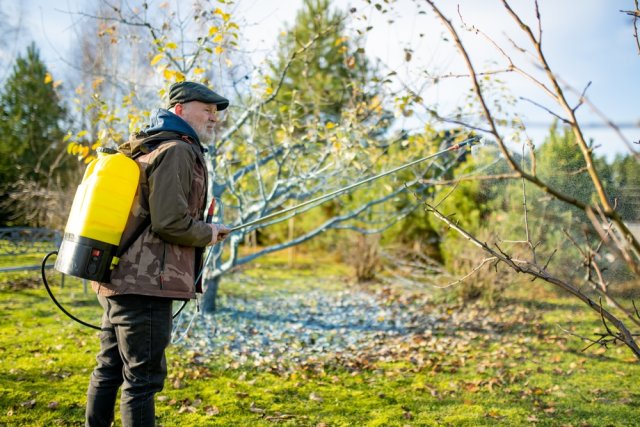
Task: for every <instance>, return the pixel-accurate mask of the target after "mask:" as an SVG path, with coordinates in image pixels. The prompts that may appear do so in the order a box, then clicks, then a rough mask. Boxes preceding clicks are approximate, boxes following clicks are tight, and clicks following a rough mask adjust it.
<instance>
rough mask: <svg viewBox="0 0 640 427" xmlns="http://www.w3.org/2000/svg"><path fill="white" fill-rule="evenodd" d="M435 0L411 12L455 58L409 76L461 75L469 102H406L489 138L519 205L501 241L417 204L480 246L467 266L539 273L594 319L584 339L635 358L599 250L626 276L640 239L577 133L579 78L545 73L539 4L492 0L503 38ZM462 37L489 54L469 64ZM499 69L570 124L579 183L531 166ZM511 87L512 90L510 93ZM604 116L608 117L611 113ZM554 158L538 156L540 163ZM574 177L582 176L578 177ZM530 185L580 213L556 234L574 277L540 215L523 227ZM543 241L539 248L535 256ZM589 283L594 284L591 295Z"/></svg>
mask: <svg viewBox="0 0 640 427" xmlns="http://www.w3.org/2000/svg"><path fill="white" fill-rule="evenodd" d="M445 3H446V2H442V1H435V0H426V1H425V2H423V3H418V4H417V10H416V12H418V13H417V16H421V15H422V16H424V17H426V19H429V17H433V18H435V19H436V20H437V21H439V22H440V24H441V28H442V29H443V31H444V33H445V35H444V36H443V40H444V41H445V43H447V44H448V46H450V48H452V50H451V55H452V56H453V54H456V55H457V56H458V58H459V59H460V61H459V62H455V66H452V67H451V68H449V69H447V68H446V67H445V68H444V69H441V70H437V71H434V70H420V69H418V70H416V71H417V72H418V73H419V74H418V75H421V76H422V79H421V80H420V79H419V80H417V81H416V82H413V84H412V86H413V87H425V86H429V87H430V88H435V90H436V91H437V90H438V88H439V87H440V85H442V88H443V89H441V90H443V91H444V90H446V88H447V86H446V84H447V83H448V82H451V80H452V79H456V81H459V80H460V79H466V82H467V85H468V86H467V87H468V88H469V92H468V93H469V96H468V100H469V102H468V103H465V104H464V105H458V106H456V107H455V108H453V109H451V110H450V111H446V110H445V108H442V107H439V106H435V107H439V108H434V106H429V105H420V104H424V103H422V102H414V105H415V106H416V108H423V109H424V111H425V112H427V113H428V114H431V115H432V116H435V117H437V118H438V119H439V120H441V121H442V122H443V123H445V124H447V123H448V124H450V123H455V124H456V125H458V126H464V127H466V128H467V129H473V130H476V131H478V132H481V133H482V134H484V135H485V136H486V138H487V139H491V140H493V141H494V142H495V143H496V144H497V147H498V148H499V150H500V155H501V158H502V159H503V161H504V162H505V164H506V165H507V166H508V167H509V169H510V170H511V173H512V174H513V175H515V177H516V179H517V180H518V181H519V182H520V184H521V196H520V200H522V205H521V212H522V214H521V215H519V218H520V219H521V221H522V225H523V226H522V228H521V230H522V234H521V236H520V238H518V239H516V240H512V241H510V242H509V244H508V245H507V244H505V242H504V241H503V239H501V238H500V236H496V235H495V234H492V233H489V232H487V233H481V232H472V231H470V230H469V229H468V228H467V227H466V226H464V225H461V224H460V223H458V221H457V220H456V219H455V217H452V216H450V215H449V213H444V212H442V210H441V209H440V208H439V206H437V205H436V204H435V203H433V202H432V201H430V200H425V204H426V207H427V210H428V211H429V212H430V213H431V214H432V215H434V216H435V217H436V218H438V219H439V220H440V221H442V222H443V223H444V224H445V226H446V227H449V228H450V229H452V230H455V231H456V232H457V233H459V234H460V235H461V236H462V237H463V238H464V239H465V240H467V241H469V242H471V243H472V244H473V245H475V246H476V247H477V248H479V249H481V250H482V251H483V253H484V254H485V255H484V258H481V256H480V255H479V256H478V260H477V265H476V266H475V267H474V268H473V269H471V270H472V272H475V271H479V270H480V269H481V268H488V267H489V266H490V265H494V266H495V265H497V264H500V265H503V266H506V267H508V268H510V269H512V270H513V271H515V272H517V273H519V274H520V275H528V276H530V277H532V278H538V279H542V280H544V281H546V282H548V283H550V284H552V285H554V286H556V287H558V288H560V289H562V290H564V291H566V292H568V293H569V294H570V295H572V296H574V297H576V298H577V299H579V300H581V301H582V302H584V303H585V305H586V306H587V307H589V308H590V309H592V310H594V312H595V313H596V315H597V316H598V317H599V318H600V319H602V323H603V330H602V332H599V333H598V334H596V335H595V337H594V338H590V337H583V338H584V339H585V340H587V341H588V342H589V343H590V345H601V346H609V345H613V344H617V343H622V344H624V345H626V346H627V347H628V348H629V350H630V351H631V352H632V353H633V354H634V355H635V356H636V357H637V358H639V359H640V347H639V346H638V343H637V338H636V337H637V334H638V332H637V331H638V330H639V329H640V314H639V312H638V309H637V308H636V307H637V305H633V304H631V303H628V302H625V301H621V300H619V299H618V298H616V297H615V295H614V294H612V292H611V287H612V286H614V285H615V284H614V283H612V282H611V281H610V280H609V279H608V278H607V277H606V276H605V275H604V274H603V271H604V270H605V269H606V268H607V264H606V263H607V258H609V257H607V256H605V255H606V253H605V252H606V251H610V252H611V254H612V255H613V257H612V259H614V260H615V259H618V260H622V261H623V262H624V263H625V264H626V266H627V268H628V269H629V271H631V272H632V274H633V275H634V277H636V278H638V277H640V242H639V241H638V239H637V238H636V237H635V236H634V235H633V234H632V233H631V231H630V229H629V227H628V225H627V224H626V223H625V222H624V221H623V218H622V216H621V214H620V212H619V211H618V210H617V209H616V205H615V197H612V195H611V194H609V193H608V192H607V188H606V186H605V180H604V179H603V176H601V171H600V170H598V166H597V165H598V161H597V158H595V156H594V153H593V149H592V148H593V147H592V146H591V145H590V143H589V142H588V141H587V140H586V138H585V136H584V129H583V125H582V122H581V120H580V119H579V118H578V113H577V111H578V109H579V108H593V109H594V110H595V107H594V106H593V104H592V103H591V102H590V101H589V98H588V96H587V92H588V86H587V87H586V88H585V89H583V90H576V89H573V88H571V87H570V86H569V85H568V84H567V83H566V82H562V81H561V80H560V78H559V77H558V75H557V74H556V73H555V72H554V69H553V68H552V67H551V65H550V63H549V62H548V59H547V56H546V55H545V49H544V44H543V42H542V41H543V34H544V33H543V30H542V28H543V22H544V21H543V17H544V10H543V9H541V8H540V7H539V5H538V2H537V1H536V2H534V3H533V5H529V6H521V7H530V8H531V10H530V11H529V12H531V13H530V15H531V16H533V17H534V18H533V20H532V21H531V22H530V21H528V20H526V19H525V18H523V16H524V15H523V14H522V13H521V12H517V11H516V10H515V9H514V8H513V7H512V5H511V2H509V1H507V0H502V1H500V2H498V3H499V4H501V5H502V8H501V9H502V11H501V12H496V13H503V14H504V15H505V16H506V17H508V18H510V19H511V20H512V21H513V23H514V24H515V26H514V27H513V28H515V30H511V31H512V33H510V34H507V37H506V40H505V42H501V41H500V40H497V39H495V38H493V37H491V36H490V35H489V34H487V32H486V31H485V29H483V28H479V27H476V26H473V23H472V22H470V21H468V18H469V17H468V16H465V13H464V9H463V8H460V9H459V10H458V12H457V13H455V12H454V13H453V14H449V13H448V12H445V10H446V8H447V7H448V6H447V5H446V4H445ZM423 6H424V7H425V8H426V10H425V9H423ZM463 34H464V35H465V37H463ZM466 36H470V37H471V38H472V39H473V38H474V37H475V38H476V39H477V40H474V41H478V42H480V41H486V42H487V46H488V47H489V48H491V49H495V55H494V59H493V61H491V62H490V63H489V64H487V65H483V66H481V65H478V64H479V60H478V58H477V55H479V54H481V52H482V51H481V50H480V49H476V48H474V49H473V50H472V49H471V48H470V47H469V43H470V42H469V39H468V38H467V37H466ZM529 61H534V66H533V67H531V66H530V63H529ZM458 65H461V67H462V68H463V69H464V71H461V70H460V68H459V67H458ZM505 75H516V76H519V77H522V81H524V82H525V83H526V82H528V83H529V84H530V86H529V87H528V89H530V90H533V91H540V92H541V93H542V94H544V95H545V96H546V97H547V98H546V99H548V100H549V101H551V102H553V103H554V108H550V107H548V106H544V107H541V108H543V109H544V111H546V112H547V113H550V114H553V117H554V118H556V119H557V120H559V121H560V122H561V123H562V124H563V126H566V127H567V128H568V129H570V133H571V135H572V137H571V140H570V141H568V142H569V143H570V150H569V151H570V153H568V154H570V156H569V159H571V162H572V164H571V165H570V169H572V170H573V172H574V173H576V174H584V176H585V177H588V183H589V186H588V187H586V186H584V187H583V186H579V188H578V189H579V190H580V191H578V192H574V191H573V190H574V188H573V187H564V185H563V183H562V182H558V181H557V180H555V179H554V177H553V175H551V174H549V175H546V176H545V174H544V173H542V171H541V170H540V169H539V161H541V160H542V159H541V156H542V155H543V154H544V146H543V148H541V149H536V148H535V146H534V144H533V143H532V141H531V140H530V139H529V138H528V137H527V133H526V123H525V122H523V121H522V120H521V119H520V116H521V114H520V113H519V109H520V108H521V107H520V106H521V104H513V107H514V108H511V109H510V110H511V113H509V111H506V110H504V105H505V101H506V102H509V100H508V99H506V98H505V96H504V94H501V93H499V92H496V90H495V87H496V86H495V84H496V83H498V84H499V83H500V82H499V80H500V79H501V77H502V76H505ZM449 87H450V86H449ZM414 93H415V91H414ZM409 94H411V92H409ZM517 95H520V94H519V93H516V96H517ZM510 96H513V95H510ZM518 99H524V100H531V96H530V95H520V97H519V98H518ZM534 104H535V105H538V106H541V104H540V103H535V102H534ZM595 111H596V112H597V113H600V112H599V111H597V110H595ZM606 121H607V123H612V121H611V120H608V119H607V120H606ZM514 142H515V143H520V147H522V144H523V142H524V143H526V144H527V145H526V146H525V149H524V151H525V152H526V157H528V160H527V161H525V160H524V159H525V157H524V156H518V154H516V153H514V151H513V149H512V147H513V143H514ZM624 142H625V143H627V146H628V147H629V148H630V149H631V151H632V155H633V156H634V159H636V161H637V158H638V157H637V156H638V153H637V152H635V147H633V146H632V144H629V143H628V141H626V140H625V141H624ZM518 152H520V150H518ZM552 152H553V151H552ZM544 155H547V154H544ZM557 160H558V159H547V158H545V161H548V162H549V164H550V165H551V164H553V162H554V161H557ZM478 179H479V177H478V176H467V177H464V180H478ZM584 183H585V184H586V180H585V181H584ZM532 188H535V189H536V191H537V192H539V193H543V194H544V197H545V198H547V199H548V200H551V201H553V202H554V203H559V204H563V205H564V206H565V207H571V208H572V209H576V210H577V211H579V212H581V214H582V215H583V216H584V217H585V218H587V220H586V221H584V222H583V221H575V222H573V223H572V224H571V227H570V228H568V229H566V230H564V233H565V239H564V240H565V241H566V242H570V243H571V244H573V245H574V247H575V249H576V250H575V252H574V253H575V254H577V255H576V256H575V257H574V258H573V259H572V260H571V264H572V265H573V266H574V269H576V270H577V269H583V272H584V274H583V275H582V277H580V278H577V279H576V278H575V277H573V276H567V275H564V274H563V269H564V268H566V263H567V262H568V260H566V259H563V260H562V261H561V263H562V264H564V265H562V266H561V267H562V268H558V264H557V262H556V260H555V253H556V252H558V251H557V250H554V248H549V247H546V248H543V246H545V245H544V237H545V235H546V234H547V233H548V232H549V231H550V228H549V224H545V223H543V222H540V223H539V227H536V228H532V225H533V224H534V222H535V215H533V214H534V212H530V211H529V208H530V206H531V205H530V203H531V201H530V198H529V196H530V195H531V189H532ZM584 227H588V228H589V229H590V232H589V233H588V236H589V237H587V238H585V239H583V240H581V241H579V240H578V239H576V237H575V236H576V235H577V234H582V233H583V228H584ZM487 231H491V230H487ZM541 242H542V243H541ZM556 249H557V248H556ZM543 250H544V251H545V252H546V254H549V255H548V256H546V254H545V255H542V253H543ZM592 292H595V293H596V296H595V297H594V296H593V294H592ZM599 298H602V299H603V300H604V301H606V302H607V304H605V303H604V301H603V302H600V299H599Z"/></svg>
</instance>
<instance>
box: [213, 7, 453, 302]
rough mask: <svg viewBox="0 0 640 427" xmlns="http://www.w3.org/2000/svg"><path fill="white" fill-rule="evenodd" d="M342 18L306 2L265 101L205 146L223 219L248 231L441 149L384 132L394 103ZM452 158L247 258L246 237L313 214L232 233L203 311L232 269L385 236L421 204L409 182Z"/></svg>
mask: <svg viewBox="0 0 640 427" xmlns="http://www.w3.org/2000/svg"><path fill="white" fill-rule="evenodd" d="M347 17H348V15H345V14H343V13H340V12H333V11H332V10H331V7H330V3H329V2H328V1H326V0H315V1H306V2H305V3H304V6H303V8H302V10H301V11H300V12H299V13H298V15H297V18H296V21H295V23H294V25H293V27H292V28H291V29H289V30H288V32H287V35H286V36H285V37H283V38H282V39H281V40H280V43H281V44H280V47H279V52H280V56H279V58H278V61H277V62H276V64H278V65H274V66H273V67H272V68H271V74H269V75H268V77H266V78H265V89H264V91H265V92H264V98H263V99H262V100H259V101H257V102H255V101H254V103H253V104H252V105H251V106H250V107H248V108H247V109H246V110H245V111H244V112H243V113H242V114H241V115H240V117H238V118H237V119H236V120H235V123H234V124H233V125H232V126H231V127H230V128H229V130H228V131H227V133H226V134H224V135H223V136H222V138H221V139H220V140H219V141H218V142H217V143H216V144H215V146H214V147H212V149H211V152H213V153H216V154H217V156H216V157H215V160H214V162H215V163H214V165H215V168H214V169H215V176H214V179H213V180H212V181H214V182H215V185H214V188H213V195H214V197H216V199H218V200H221V201H222V202H223V203H219V204H218V205H219V206H222V207H224V209H225V211H224V212H221V213H219V218H228V221H229V222H232V223H233V224H234V225H237V226H240V225H242V224H247V223H250V222H252V221H255V220H258V219H260V218H263V217H265V216H268V215H272V214H275V213H277V212H278V211H280V210H282V209H284V208H287V207H292V206H294V205H296V204H298V203H300V202H302V201H304V200H308V199H313V198H315V197H318V196H320V195H322V194H324V193H328V192H331V191H332V190H336V189H338V188H340V187H343V186H346V185H348V184H350V183H353V182H355V181H357V180H359V179H361V178H364V177H367V176H371V175H374V174H375V173H376V172H379V171H381V170H384V169H385V168H387V167H389V166H390V165H392V164H394V165H395V166H397V165H398V163H399V162H401V161H402V160H403V159H405V158H412V159H415V158H416V157H415V155H417V154H419V153H425V152H428V151H429V150H432V149H434V148H437V147H433V146H431V147H430V146H425V145H418V144H415V143H413V144H412V143H411V142H410V141H409V140H410V137H409V136H408V135H406V134H405V133H403V132H399V133H397V134H396V133H393V132H391V131H390V130H389V129H390V125H391V118H392V115H391V114H390V113H389V112H388V111H387V110H385V108H383V105H393V102H392V101H390V98H391V95H390V94H389V93H387V90H386V88H385V83H384V79H382V78H380V77H378V76H376V75H375V73H374V72H373V71H372V70H371V69H369V68H368V66H367V63H366V61H365V60H364V57H362V56H361V55H359V52H361V48H360V47H359V46H358V45H357V43H356V41H355V40H351V39H349V38H348V37H346V36H345V34H344V33H343V32H342V31H343V22H344V20H345V19H347ZM447 143H451V141H450V140H448V141H447ZM391 153H394V154H393V155H392V154H391ZM440 161H441V159H440V160H438V162H440ZM456 161H457V156H452V157H450V158H447V159H445V160H444V161H442V165H441V166H440V168H433V169H431V168H430V165H431V166H432V165H433V162H431V163H425V165H421V167H416V168H415V169H414V170H413V171H412V172H407V174H406V175H405V176H404V177H402V176H397V177H394V178H390V179H389V180H388V181H387V183H388V186H387V187H386V188H385V186H384V185H382V184H380V183H379V184H378V185H375V184H372V185H370V186H369V187H368V188H367V190H366V191H365V190H363V191H360V192H355V193H353V194H348V195H345V196H344V197H342V198H340V199H335V200H334V201H333V202H332V203H333V206H329V207H328V208H326V209H323V210H322V211H315V212H314V214H315V215H314V216H311V215H309V216H306V218H304V219H303V220H302V221H305V222H304V224H302V226H300V227H296V229H297V235H288V236H287V237H285V235H286V234H285V233H284V230H283V229H282V228H281V229H280V231H281V233H280V234H279V238H278V239H273V240H271V241H267V242H266V243H267V244H266V246H264V247H261V248H260V249H259V250H257V251H254V252H253V253H251V254H242V253H241V252H240V250H239V249H240V245H241V244H242V243H243V241H244V240H245V237H246V236H247V235H248V234H250V233H252V232H254V231H260V230H264V229H266V228H267V227H270V228H273V227H277V226H278V224H281V225H284V224H285V221H288V220H289V219H290V218H293V217H294V216H296V215H298V214H300V213H303V212H307V211H309V209H310V207H305V208H304V209H300V210H299V211H298V212H293V213H290V214H289V215H282V216H277V217H272V218H271V220H269V221H265V222H261V223H256V224H254V225H252V226H251V227H246V228H241V229H239V230H237V231H236V232H235V233H233V234H232V236H231V238H230V239H229V249H228V250H229V252H228V255H227V254H225V256H223V254H222V253H221V252H220V251H218V252H216V253H215V254H214V255H213V257H214V263H213V265H214V268H212V269H211V270H209V271H208V273H207V275H206V279H207V280H206V283H207V291H206V294H205V299H204V305H203V307H204V310H205V311H213V310H215V300H216V292H217V289H218V284H219V281H220V279H221V278H222V277H223V276H224V274H226V273H227V272H228V271H230V270H231V269H232V268H234V267H235V266H238V265H242V264H246V263H249V262H251V261H253V260H255V259H257V258H258V257H260V256H263V255H265V254H269V253H272V252H275V251H279V250H283V249H286V248H290V247H293V246H296V245H299V244H302V243H304V242H307V241H309V240H311V239H315V238H317V237H319V236H321V235H324V234H326V233H327V232H329V231H332V230H353V231H357V232H359V233H363V234H368V233H369V234H373V233H380V232H382V231H384V230H386V229H388V228H389V227H391V226H393V225H394V224H396V223H397V222H398V221H400V220H402V219H403V218H404V217H406V216H407V215H408V214H410V213H411V212H413V211H414V210H415V209H416V208H417V206H419V204H418V203H417V202H416V200H415V199H411V200H410V201H408V200H409V199H408V198H407V197H406V194H407V193H406V187H405V185H406V186H407V187H412V186H413V187H420V185H422V184H421V180H422V179H423V178H425V174H426V173H428V172H430V171H432V170H437V171H438V172H437V173H438V174H439V173H444V172H446V171H447V170H448V169H449V168H450V167H452V165H454V164H456ZM310 218H313V219H312V220H310Z"/></svg>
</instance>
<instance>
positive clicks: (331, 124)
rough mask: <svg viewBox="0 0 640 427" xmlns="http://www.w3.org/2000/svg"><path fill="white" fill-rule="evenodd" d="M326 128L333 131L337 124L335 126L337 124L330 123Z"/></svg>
mask: <svg viewBox="0 0 640 427" xmlns="http://www.w3.org/2000/svg"><path fill="white" fill-rule="evenodd" d="M326 127H327V129H333V128H334V127H336V124H335V123H333V122H328V123H327V124H326Z"/></svg>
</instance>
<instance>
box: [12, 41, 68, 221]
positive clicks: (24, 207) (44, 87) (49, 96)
mask: <svg viewBox="0 0 640 427" xmlns="http://www.w3.org/2000/svg"><path fill="white" fill-rule="evenodd" d="M57 85H58V83H57V82H54V80H53V77H52V76H51V74H50V73H49V72H48V71H47V68H46V66H45V64H44V63H43V62H42V60H41V58H40V53H39V51H38V48H37V47H36V46H35V44H31V45H30V46H29V47H28V48H27V50H26V53H25V55H24V56H19V57H18V58H17V59H16V62H15V64H14V66H13V68H12V72H11V75H10V76H9V78H8V79H7V82H6V84H5V86H4V88H3V90H2V93H1V94H0V103H1V105H0V182H2V187H3V188H2V197H3V199H4V201H5V202H11V203H10V206H7V205H6V204H5V206H4V207H3V209H2V214H3V217H4V222H5V223H7V222H10V223H12V224H23V225H36V226H41V225H48V223H49V220H48V218H49V219H51V215H52V214H55V212H50V211H49V210H50V209H51V208H52V206H55V207H59V206H57V203H59V202H60V201H61V200H60V197H63V196H62V193H61V192H63V191H64V188H65V187H66V184H67V183H68V182H69V179H70V177H71V176H72V175H73V173H74V171H75V170H76V169H74V168H73V167H71V168H70V170H69V169H66V168H67V167H68V166H70V165H71V163H72V162H71V161H69V160H70V159H68V158H67V157H66V155H65V148H66V147H65V144H63V137H64V131H63V126H64V124H65V120H66V109H65V108H64V107H63V105H62V103H61V100H60V97H59V96H58V91H57ZM51 203H53V205H52V204H51Z"/></svg>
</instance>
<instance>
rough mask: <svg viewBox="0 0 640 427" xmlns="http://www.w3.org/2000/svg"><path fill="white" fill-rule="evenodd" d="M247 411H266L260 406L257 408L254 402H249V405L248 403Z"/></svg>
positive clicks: (258, 412)
mask: <svg viewBox="0 0 640 427" xmlns="http://www.w3.org/2000/svg"><path fill="white" fill-rule="evenodd" d="M249 411H251V412H253V413H254V414H264V413H265V412H267V411H266V410H264V409H262V408H258V407H257V406H256V402H251V405H249Z"/></svg>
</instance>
